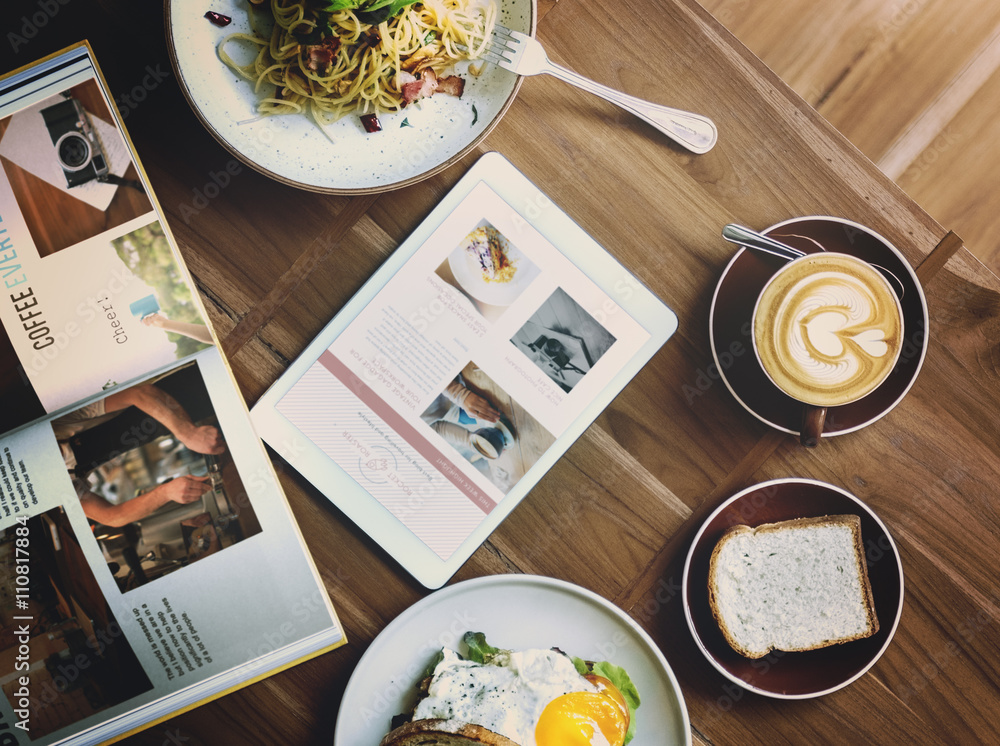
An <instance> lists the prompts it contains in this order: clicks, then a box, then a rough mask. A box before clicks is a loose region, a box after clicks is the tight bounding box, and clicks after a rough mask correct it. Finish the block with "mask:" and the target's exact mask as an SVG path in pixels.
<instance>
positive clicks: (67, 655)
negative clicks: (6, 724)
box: [0, 507, 153, 743]
mask: <svg viewBox="0 0 1000 746" xmlns="http://www.w3.org/2000/svg"><path fill="white" fill-rule="evenodd" d="M25 528H26V529H27V536H25V533H24V529H25ZM18 539H21V540H22V543H24V544H27V545H28V546H29V547H30V552H31V572H30V574H29V577H30V578H31V583H30V586H29V590H28V600H27V608H23V607H22V606H20V604H18V605H17V607H15V603H14V602H15V597H14V594H13V593H10V594H4V595H3V596H2V597H0V616H2V617H3V618H4V620H5V623H4V625H3V629H4V630H5V634H4V635H3V636H0V659H2V660H4V661H6V662H7V663H9V665H7V664H5V665H4V667H3V673H4V674H5V675H4V678H3V693H4V695H5V697H6V698H7V701H8V702H9V703H10V704H11V706H12V707H18V706H21V705H20V703H21V702H23V701H24V699H25V697H24V694H23V692H22V694H21V695H20V696H18V690H19V687H21V686H22V683H21V682H20V680H19V679H20V677H21V676H24V674H23V673H21V674H19V676H6V674H7V673H8V672H13V671H14V668H15V666H14V662H15V657H16V656H17V655H20V654H21V653H20V652H19V651H21V650H22V649H23V648H25V647H26V648H27V650H28V651H29V652H28V661H27V664H28V668H27V671H28V672H29V673H28V674H27V677H28V682H27V684H26V685H24V686H23V688H24V689H26V690H27V691H28V692H29V693H30V694H29V696H28V697H27V700H28V702H29V704H28V707H27V709H28V711H29V716H28V718H27V720H28V721H29V722H30V724H31V740H36V739H40V738H43V737H44V736H47V735H49V734H50V733H54V732H55V731H57V730H59V729H61V728H65V727H67V726H70V725H73V724H74V723H76V722H79V721H80V720H83V719H84V718H87V717H90V716H91V715H95V714H97V713H99V712H102V711H104V710H106V709H107V708H109V707H114V706H115V705H117V704H120V703H122V702H124V701H126V700H129V699H132V698H133V697H135V696H137V695H139V694H142V693H143V692H148V691H149V690H151V689H152V688H153V685H152V682H151V681H150V679H149V677H148V676H147V675H146V673H145V671H144V670H143V668H142V664H141V663H140V662H139V659H138V657H137V656H136V654H135V652H134V651H133V649H132V646H131V645H130V644H129V641H128V639H127V638H126V637H125V635H124V633H123V632H122V628H121V627H120V626H119V622H118V620H117V619H116V618H115V615H114V613H113V612H112V610H111V607H110V605H109V604H108V602H107V600H106V599H105V597H104V594H103V592H102V591H101V587H100V585H99V584H98V582H97V579H96V577H95V576H94V573H93V571H92V570H91V569H90V564H89V562H88V560H87V558H86V556H85V554H84V552H83V550H82V548H81V543H80V542H81V537H78V536H77V534H76V532H75V531H74V530H73V527H72V525H71V524H70V521H69V519H68V518H67V516H66V513H65V511H64V510H63V509H62V508H61V507H57V508H52V509H51V510H47V511H45V512H44V513H41V514H39V515H36V516H32V517H31V518H29V519H28V520H27V522H26V524H25V525H24V526H21V525H20V524H18V525H15V526H10V527H8V528H6V529H2V530H0V572H3V573H4V576H5V577H10V578H13V577H14V576H15V564H16V563H15V560H16V559H17V558H16V556H15V549H16V544H17V540H18ZM25 539H26V540H27V541H25ZM88 539H89V537H83V540H84V541H86V540H88ZM18 566H20V565H18ZM18 587H20V586H18ZM20 598H21V596H18V599H20ZM24 618H30V619H31V620H32V621H31V623H30V625H28V626H29V630H28V635H29V636H30V639H29V640H28V642H27V645H24V644H22V643H21V641H20V640H18V637H19V636H15V634H14V630H15V629H16V628H17V627H18V625H22V624H24V622H20V621H18V622H11V624H10V625H8V624H7V623H6V622H7V620H12V619H24ZM23 742H24V743H27V741H23Z"/></svg>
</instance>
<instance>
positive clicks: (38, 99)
mask: <svg viewBox="0 0 1000 746" xmlns="http://www.w3.org/2000/svg"><path fill="white" fill-rule="evenodd" d="M59 59H60V62H59V64H58V66H54V69H52V70H51V71H50V74H49V75H45V76H42V77H41V78H37V77H31V76H23V79H22V78H18V77H14V78H12V79H9V80H7V81H3V82H0V284H2V287H0V322H2V323H0V326H2V333H0V370H2V371H3V372H2V378H0V394H2V396H3V399H4V401H5V402H6V403H9V405H10V406H9V407H5V410H4V413H3V420H2V427H0V432H2V431H6V430H11V429H13V428H15V427H19V426H22V425H24V424H26V423H29V422H32V421H34V420H36V419H38V418H39V417H42V416H44V415H46V414H50V413H53V412H56V411H59V410H62V409H66V408H69V407H72V406H73V405H74V404H76V403H77V402H79V401H82V400H84V399H86V398H87V397H91V396H94V395H97V394H99V393H100V392H102V391H105V390H107V389H111V388H113V387H115V386H116V385H119V384H124V383H127V382H128V381H132V380H136V379H138V378H140V377H142V376H144V375H147V374H149V373H150V372H152V371H155V370H160V369H164V368H166V367H169V366H171V365H174V364H176V363H177V362H178V361H179V360H183V359H184V358H186V357H187V356H189V355H192V354H194V353H196V352H197V351H199V350H201V349H204V348H206V347H208V346H210V345H212V344H213V340H212V335H211V333H210V332H209V331H208V328H207V326H206V323H205V319H204V317H203V315H202V313H201V311H200V306H199V304H198V302H197V299H196V295H195V293H194V292H193V291H192V288H191V285H190V284H189V282H188V278H187V275H186V273H185V272H184V270H183V269H182V265H181V263H180V261H179V259H178V257H177V256H176V254H175V251H174V248H173V246H172V242H171V241H169V240H168V238H167V236H166V235H165V233H166V232H165V229H164V226H163V224H162V223H161V221H160V220H159V218H158V215H157V213H156V211H155V210H154V207H153V201H152V198H151V196H150V194H149V193H148V190H147V187H146V185H145V183H144V181H143V180H142V179H141V177H140V173H139V169H138V167H137V165H136V163H135V161H134V159H133V158H132V156H131V152H130V149H129V146H128V143H127V141H126V139H125V137H124V135H123V133H122V131H121V130H120V129H119V127H118V126H117V123H116V119H115V117H114V116H113V115H112V113H111V112H112V109H111V107H110V106H109V103H108V99H107V96H106V95H105V93H104V91H103V89H102V86H101V84H100V80H99V78H98V76H97V74H96V71H95V69H94V66H93V63H92V61H91V59H90V56H89V55H88V54H87V49H86V47H81V48H78V50H77V51H76V52H74V53H71V54H69V55H67V56H66V58H59Z"/></svg>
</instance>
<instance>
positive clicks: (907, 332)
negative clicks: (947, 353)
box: [709, 217, 927, 437]
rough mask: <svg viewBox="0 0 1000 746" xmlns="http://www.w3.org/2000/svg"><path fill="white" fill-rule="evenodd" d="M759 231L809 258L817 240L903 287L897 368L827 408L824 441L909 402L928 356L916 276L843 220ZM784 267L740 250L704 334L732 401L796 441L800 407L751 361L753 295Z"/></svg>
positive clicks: (873, 237) (879, 242)
mask: <svg viewBox="0 0 1000 746" xmlns="http://www.w3.org/2000/svg"><path fill="white" fill-rule="evenodd" d="M763 232H764V233H767V234H768V235H771V236H774V237H775V238H777V239H779V240H780V241H783V242H785V243H787V244H789V245H790V246H793V247H794V248H797V249H801V250H802V251H805V252H807V253H814V252H817V251H819V250H820V249H819V247H818V246H817V245H816V244H815V243H813V241H817V242H819V243H820V244H822V245H823V247H825V249H826V250H827V251H838V252H842V253H844V254H851V255H853V256H856V257H858V258H860V259H864V260H865V261H868V262H872V263H874V264H878V265H880V266H882V267H885V268H886V269H888V270H889V271H890V272H892V273H893V274H895V275H896V277H898V278H899V279H900V280H901V281H902V283H903V287H904V293H903V297H902V299H901V300H900V304H901V305H902V308H903V334H904V342H903V349H902V351H901V353H900V356H899V361H898V362H897V363H896V367H895V368H893V371H892V373H890V374H889V377H888V378H887V379H886V380H885V382H884V383H883V384H882V385H881V386H879V387H878V388H877V389H876V390H875V391H873V392H872V393H870V394H869V395H868V396H866V397H864V398H862V399H859V400H858V401H856V402H852V403H850V404H844V405H842V406H839V407H830V408H829V410H828V412H827V415H826V426H825V428H824V430H823V436H824V437H829V436H831V435H841V434H843V433H849V432H853V431H854V430H859V429H860V428H862V427H865V426H867V425H870V424H871V423H872V422H875V421H876V420H878V419H880V418H881V417H884V416H885V415H886V414H888V413H889V412H890V411H891V410H892V409H893V407H895V406H896V405H897V404H898V403H899V402H900V401H902V399H903V397H904V396H906V393H907V392H908V391H909V390H910V387H911V386H912V385H913V383H914V381H916V379H917V373H918V372H919V371H920V366H921V365H923V362H924V356H925V354H926V353H927V333H926V331H927V301H926V299H925V298H924V292H923V288H921V287H920V282H919V281H918V280H917V276H916V274H914V272H913V269H912V268H911V267H910V265H909V263H908V262H907V261H906V259H904V258H903V255H902V254H901V253H900V252H899V250H898V249H896V248H895V247H894V246H893V245H892V244H890V243H889V242H888V241H887V240H886V239H884V238H883V237H882V236H880V235H878V234H877V233H875V232H874V231H872V230H871V229H870V228H865V227H864V226H862V225H859V224H858V223H854V222H851V221H850V220H845V219H843V218H833V217H804V218H794V219H792V220H787V221H785V222H783V223H778V224H777V225H775V226H772V227H770V228H768V229H766V230H765V231H763ZM810 239H812V240H810ZM784 263H785V262H784V261H783V260H782V259H779V258H777V257H772V256H769V255H766V254H762V253H761V252H758V251H751V250H749V249H740V250H739V252H738V253H737V254H736V256H734V257H733V259H732V261H730V262H729V265H728V266H727V267H726V269H725V271H723V273H722V277H721V278H720V279H719V283H718V285H717V286H716V289H715V295H714V297H713V298H712V310H711V314H710V316H709V333H710V336H711V343H712V357H713V358H714V359H715V366H716V369H717V375H718V377H719V378H721V379H722V381H723V382H724V383H725V384H726V386H727V387H728V388H729V390H730V391H731V392H732V394H733V396H735V397H736V400H737V401H738V402H739V403H740V404H741V405H742V406H743V407H744V408H745V409H746V410H747V411H749V412H750V413H751V414H753V415H754V416H755V417H757V418H758V419H759V420H761V421H763V422H765V423H767V424H768V425H770V426H771V427H774V428H777V429H778V430H783V431H784V432H787V433H794V434H795V435H798V433H799V427H800V420H801V418H802V405H801V404H800V403H799V402H797V401H796V400H795V399H793V398H792V397H790V396H788V395H787V394H785V393H784V392H782V391H781V390H780V389H778V387H777V386H775V385H774V383H772V382H771V380H770V379H769V378H768V377H767V374H765V373H764V370H763V369H762V368H761V367H760V363H759V362H758V361H757V356H756V355H755V354H754V351H753V340H752V338H751V331H750V320H751V317H752V316H753V309H754V305H755V304H756V302H757V296H758V295H759V294H760V291H761V290H762V289H763V288H764V285H765V284H766V283H767V281H768V280H769V279H770V278H771V276H772V275H773V274H774V273H775V272H777V271H778V269H779V268H780V267H781V266H782V265H783V264H784Z"/></svg>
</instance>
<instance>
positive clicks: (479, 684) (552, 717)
mask: <svg viewBox="0 0 1000 746" xmlns="http://www.w3.org/2000/svg"><path fill="white" fill-rule="evenodd" d="M442 653H443V658H442V660H441V662H440V663H438V665H437V666H436V667H435V668H434V672H433V674H432V678H431V681H430V684H429V686H428V692H427V696H426V697H425V698H424V699H423V700H421V702H420V703H419V704H418V705H417V708H416V710H415V711H414V714H413V717H414V720H417V719H423V718H445V719H452V720H460V721H464V722H468V723H475V724H477V725H481V726H483V727H485V728H489V729H490V730H492V731H494V732H496V733H500V734H502V735H504V736H506V737H507V738H509V739H511V740H512V741H516V742H517V743H519V744H521V746H621V744H622V743H623V742H624V740H625V733H626V731H627V730H628V709H627V707H626V705H625V703H624V701H621V700H620V699H619V698H620V696H621V695H617V691H616V690H614V689H613V687H610V686H603V685H602V684H601V683H600V682H601V681H603V680H598V683H594V682H593V681H591V680H590V679H588V678H586V677H584V676H581V675H580V674H579V673H578V672H577V670H576V668H575V666H574V665H573V662H572V661H571V660H570V659H569V658H568V657H567V656H565V655H563V654H562V653H559V652H557V651H553V650H520V651H516V652H510V653H506V652H504V653H502V654H500V655H498V656H497V657H496V659H494V660H493V661H492V662H490V663H489V664H482V663H475V662H473V661H469V660H465V659H463V658H461V657H460V656H459V655H458V654H457V653H455V652H454V651H452V650H448V649H445V650H444V651H442ZM615 695H617V697H616V696H615Z"/></svg>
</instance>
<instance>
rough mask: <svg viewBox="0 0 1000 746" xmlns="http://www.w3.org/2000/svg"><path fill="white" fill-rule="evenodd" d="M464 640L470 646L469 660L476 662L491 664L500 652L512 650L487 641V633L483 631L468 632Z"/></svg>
mask: <svg viewBox="0 0 1000 746" xmlns="http://www.w3.org/2000/svg"><path fill="white" fill-rule="evenodd" d="M462 642H464V643H465V644H466V646H467V647H468V648H469V660H470V661H473V662H474V663H485V664H487V665H489V664H490V663H491V662H492V661H493V659H494V658H496V657H497V655H499V654H500V653H509V652H510V651H509V650H502V649H501V648H495V647H493V646H492V645H490V644H489V643H488V642H486V635H484V634H483V633H482V632H466V633H465V635H464V636H463V637H462Z"/></svg>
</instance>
